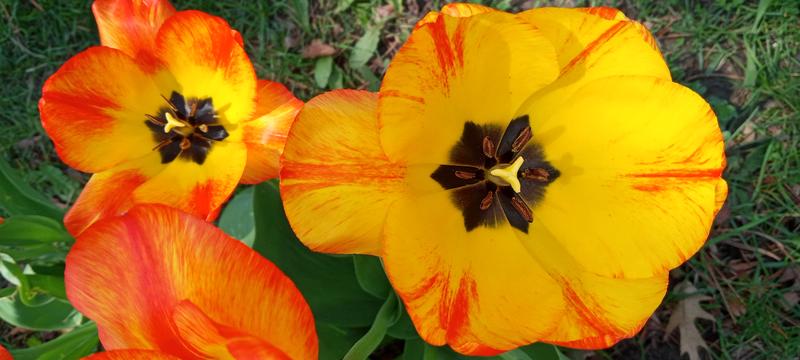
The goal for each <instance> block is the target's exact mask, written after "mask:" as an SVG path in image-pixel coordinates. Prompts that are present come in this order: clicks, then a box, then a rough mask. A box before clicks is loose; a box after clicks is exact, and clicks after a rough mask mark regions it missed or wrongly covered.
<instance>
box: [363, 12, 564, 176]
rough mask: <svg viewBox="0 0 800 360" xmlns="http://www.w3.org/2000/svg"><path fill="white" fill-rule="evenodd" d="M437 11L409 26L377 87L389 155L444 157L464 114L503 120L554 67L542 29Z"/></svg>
mask: <svg viewBox="0 0 800 360" xmlns="http://www.w3.org/2000/svg"><path fill="white" fill-rule="evenodd" d="M435 16H436V17H435V19H434V18H430V19H428V20H429V21H428V22H423V23H422V24H421V25H420V26H418V27H417V28H416V29H415V30H414V32H412V34H411V36H410V37H409V39H408V41H407V42H406V44H405V45H403V47H402V48H401V49H400V51H399V52H398V53H397V55H396V57H395V58H394V60H393V61H392V64H391V65H390V66H389V69H388V70H387V72H386V76H385V77H384V80H383V85H382V87H381V91H380V104H379V107H378V113H379V119H380V124H381V143H382V144H383V146H384V148H385V150H386V153H387V155H388V156H389V158H390V159H392V160H394V161H403V162H407V163H409V164H415V163H438V164H446V163H448V162H449V156H448V155H449V152H450V149H451V147H452V146H453V145H454V144H455V143H457V142H458V140H459V136H460V135H461V130H462V128H463V127H464V123H465V122H468V121H472V122H474V123H476V124H479V125H482V124H499V125H502V126H505V125H506V124H508V122H509V121H511V120H512V119H513V116H514V114H515V113H516V111H517V109H518V108H519V106H520V105H521V104H522V103H523V101H524V100H525V99H527V98H528V97H529V96H530V95H531V94H533V93H534V92H536V91H537V90H539V89H541V88H543V87H544V86H545V85H547V84H549V83H550V82H551V81H552V80H553V79H555V78H556V76H557V74H558V68H557V63H556V60H555V57H556V55H555V52H554V51H553V48H552V46H551V45H550V43H549V42H548V41H547V39H546V38H545V37H544V36H543V35H542V33H541V31H539V30H537V29H535V28H533V27H532V26H530V24H528V23H525V22H523V21H522V20H520V19H518V18H517V17H515V16H513V15H511V14H508V13H504V12H500V11H491V12H486V13H481V14H478V15H474V16H469V17H453V16H449V15H446V14H441V13H440V14H438V15H435Z"/></svg>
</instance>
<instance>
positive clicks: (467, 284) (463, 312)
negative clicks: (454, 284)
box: [443, 274, 478, 342]
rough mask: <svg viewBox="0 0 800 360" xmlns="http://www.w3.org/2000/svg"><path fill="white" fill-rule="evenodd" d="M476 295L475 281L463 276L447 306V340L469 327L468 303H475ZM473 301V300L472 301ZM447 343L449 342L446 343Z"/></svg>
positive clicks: (466, 275)
mask: <svg viewBox="0 0 800 360" xmlns="http://www.w3.org/2000/svg"><path fill="white" fill-rule="evenodd" d="M477 298H478V293H477V292H476V291H475V280H473V279H472V278H471V277H469V274H465V275H464V277H462V278H461V281H460V282H459V284H458V290H457V291H456V295H455V298H454V299H453V302H452V304H450V305H449V306H443V307H444V308H449V317H448V321H447V338H448V340H449V339H452V338H454V337H457V336H458V335H459V334H460V333H462V332H463V331H464V330H466V328H467V327H468V326H469V309H470V303H471V302H473V301H476V302H477ZM473 299H475V300H473ZM448 342H449V341H448Z"/></svg>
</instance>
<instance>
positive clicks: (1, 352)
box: [0, 345, 14, 360]
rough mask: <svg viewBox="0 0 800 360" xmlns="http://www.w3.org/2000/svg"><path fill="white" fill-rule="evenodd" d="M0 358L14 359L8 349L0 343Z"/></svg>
mask: <svg viewBox="0 0 800 360" xmlns="http://www.w3.org/2000/svg"><path fill="white" fill-rule="evenodd" d="M0 360H14V358H13V357H12V356H11V354H10V353H9V352H8V350H6V348H5V347H3V346H2V345H0Z"/></svg>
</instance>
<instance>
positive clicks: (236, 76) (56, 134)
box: [39, 0, 302, 235]
mask: <svg viewBox="0 0 800 360" xmlns="http://www.w3.org/2000/svg"><path fill="white" fill-rule="evenodd" d="M92 9H93V10H94V14H95V18H96V19H97V24H98V28H99V32H100V39H101V43H102V46H96V47H91V48H89V49H87V50H85V51H83V52H81V53H79V54H78V55H76V56H74V57H72V58H71V59H69V60H68V61H67V62H66V63H65V64H64V65H63V66H62V67H61V68H60V69H59V70H58V71H57V72H56V73H55V74H53V76H51V77H50V79H48V80H47V82H46V83H45V85H44V88H43V89H42V98H41V100H40V102H39V111H40V113H41V118H42V125H43V127H44V129H45V131H46V132H47V134H48V135H49V136H50V138H51V139H52V140H53V142H54V144H55V148H56V151H57V152H58V154H59V156H60V157H61V159H62V160H63V161H64V162H65V163H67V164H68V165H69V166H72V167H74V168H76V169H78V170H81V171H84V172H89V173H94V175H93V176H92V178H91V180H89V182H88V184H87V185H86V188H85V189H84V190H83V192H82V193H81V195H80V197H79V198H78V200H77V202H76V203H75V205H74V206H73V208H72V209H71V210H70V211H69V212H68V213H67V215H66V218H65V219H64V222H65V224H66V226H67V229H68V230H69V231H70V232H71V233H72V234H74V235H77V234H80V233H81V232H82V231H83V230H85V229H86V228H87V227H88V226H89V225H91V224H92V223H93V222H95V221H97V220H98V219H101V218H104V217H108V216H114V215H118V214H121V213H124V212H125V211H126V210H127V209H129V208H131V207H132V206H133V205H134V204H137V203H161V204H166V205H170V206H173V207H176V208H178V209H181V210H183V211H186V212H189V213H192V214H194V215H197V216H199V217H202V218H205V219H207V220H213V219H214V218H215V217H216V215H217V214H218V213H219V210H220V207H221V205H222V204H223V203H224V202H225V201H226V200H227V198H228V197H229V196H230V194H231V193H232V191H233V189H234V188H235V187H236V185H237V184H238V183H239V182H242V183H257V182H260V181H263V180H265V179H267V178H270V177H276V176H277V171H278V170H277V166H278V160H279V156H280V152H281V151H282V150H283V144H284V143H285V135H286V132H287V131H288V127H289V126H290V124H291V122H292V121H293V119H294V116H295V114H296V113H297V111H298V110H299V108H300V107H301V106H302V102H301V101H299V100H297V99H296V98H295V97H294V96H293V95H292V94H291V93H290V92H289V91H288V90H287V89H286V88H285V87H284V86H283V85H281V84H278V83H274V82H270V81H266V80H258V79H257V78H256V74H255V71H254V70H253V65H252V64H251V63H250V60H249V59H248V57H247V54H245V51H244V48H243V47H242V39H241V36H240V35H239V33H238V32H236V31H235V30H233V29H231V28H230V26H229V25H228V24H227V23H226V22H225V21H224V20H222V19H220V18H217V17H214V16H211V15H208V14H205V13H202V12H198V11H181V12H175V9H174V8H173V7H172V5H170V3H169V2H167V1H166V0H98V1H96V2H95V3H94V5H93V7H92Z"/></svg>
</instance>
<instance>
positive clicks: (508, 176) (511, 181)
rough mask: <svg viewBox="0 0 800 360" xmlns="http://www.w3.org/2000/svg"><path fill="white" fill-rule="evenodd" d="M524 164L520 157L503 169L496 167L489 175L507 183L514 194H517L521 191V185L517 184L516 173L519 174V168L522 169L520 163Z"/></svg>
mask: <svg viewBox="0 0 800 360" xmlns="http://www.w3.org/2000/svg"><path fill="white" fill-rule="evenodd" d="M524 162H525V159H523V158H522V156H520V157H518V158H517V160H514V162H513V163H511V165H508V166H505V167H500V166H499V165H498V167H495V168H494V169H492V170H491V171H489V174H490V175H492V176H494V177H497V178H498V179H500V180H502V181H504V182H505V183H507V184H508V185H509V186H511V188H512V189H514V192H519V191H520V190H521V189H522V184H520V183H519V178H518V177H517V173H519V168H520V167H522V163H524Z"/></svg>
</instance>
